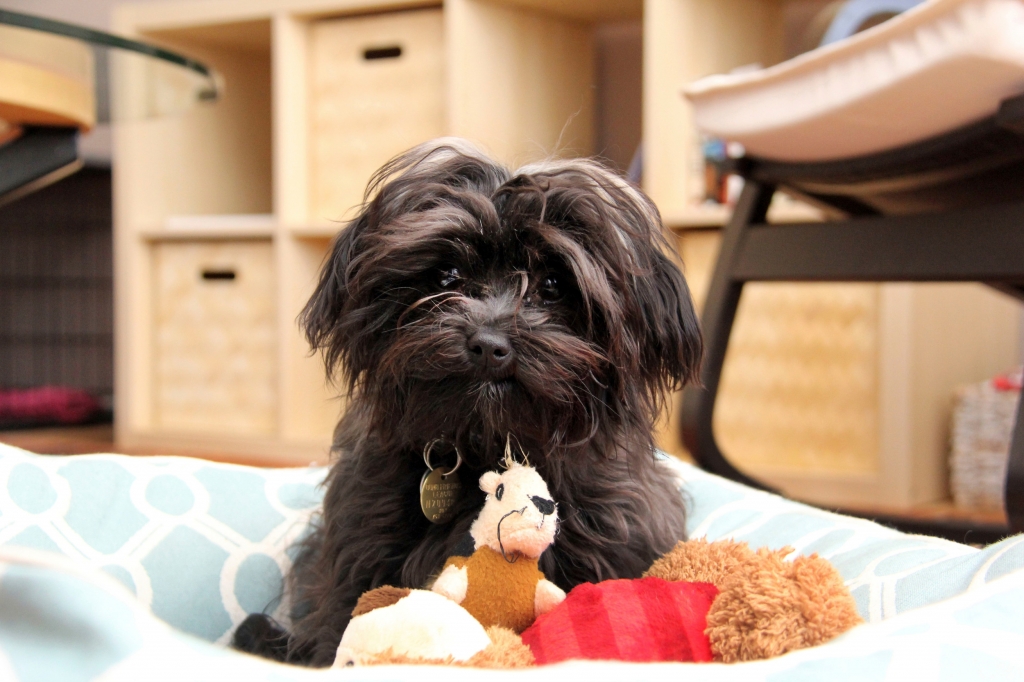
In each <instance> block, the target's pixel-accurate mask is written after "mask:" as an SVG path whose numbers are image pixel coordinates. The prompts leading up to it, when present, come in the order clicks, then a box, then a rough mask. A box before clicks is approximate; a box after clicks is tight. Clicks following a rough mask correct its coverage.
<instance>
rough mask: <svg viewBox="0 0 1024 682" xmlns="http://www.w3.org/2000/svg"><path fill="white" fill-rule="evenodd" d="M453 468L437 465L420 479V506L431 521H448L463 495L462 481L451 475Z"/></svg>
mask: <svg viewBox="0 0 1024 682" xmlns="http://www.w3.org/2000/svg"><path fill="white" fill-rule="evenodd" d="M452 471H454V470H453V469H450V468H448V467H437V468H435V469H431V470H430V471H427V472H425V473H424V474H423V480H421V481H420V508H421V509H423V515H424V516H426V517H427V519H428V520H429V521H430V522H431V523H447V522H448V521H450V520H451V518H452V516H453V515H454V513H455V505H456V503H458V501H459V498H461V497H462V481H460V480H459V477H458V476H455V475H449V474H450V473H451V472H452Z"/></svg>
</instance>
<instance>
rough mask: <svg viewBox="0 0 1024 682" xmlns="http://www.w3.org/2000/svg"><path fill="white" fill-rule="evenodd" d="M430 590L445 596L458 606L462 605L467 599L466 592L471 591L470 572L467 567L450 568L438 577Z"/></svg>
mask: <svg viewBox="0 0 1024 682" xmlns="http://www.w3.org/2000/svg"><path fill="white" fill-rule="evenodd" d="M430 589H431V590H433V591H434V592H437V593H438V594H443V595H444V596H446V597H448V598H449V599H451V600H452V601H453V602H455V603H456V604H461V603H462V600H463V599H465V598H466V590H468V589H469V571H467V570H466V567H465V566H462V567H457V566H448V567H447V568H445V569H444V570H443V571H441V575H439V576H437V580H435V581H434V585H433V587H431V588H430Z"/></svg>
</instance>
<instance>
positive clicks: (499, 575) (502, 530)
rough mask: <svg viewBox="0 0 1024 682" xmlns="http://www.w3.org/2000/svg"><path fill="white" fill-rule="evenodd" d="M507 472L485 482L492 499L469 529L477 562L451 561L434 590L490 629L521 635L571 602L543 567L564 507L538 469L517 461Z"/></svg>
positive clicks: (471, 559) (483, 478)
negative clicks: (539, 563)
mask: <svg viewBox="0 0 1024 682" xmlns="http://www.w3.org/2000/svg"><path fill="white" fill-rule="evenodd" d="M506 467H507V468H506V470H505V471H504V472H503V473H500V474H499V473H498V472H496V471H488V472H487V473H485V474H484V475H483V476H481V477H480V489H481V490H483V491H484V492H485V493H487V497H486V499H485V501H484V506H483V509H482V510H481V511H480V515H479V516H478V517H477V518H476V520H475V521H474V522H473V525H472V526H471V527H470V529H469V534H470V535H471V536H472V538H473V548H474V551H473V554H472V556H469V557H452V558H450V559H448V561H447V562H446V563H445V567H444V569H443V570H442V571H441V574H440V575H439V576H438V578H437V580H436V581H435V582H434V585H433V587H432V588H431V589H432V590H433V591H434V592H437V593H438V594H443V595H444V596H446V597H448V598H449V599H451V600H452V601H454V602H455V603H457V604H461V605H462V606H463V608H465V609H466V610H467V611H469V612H470V613H471V614H473V616H474V617H475V618H476V619H477V620H478V621H480V623H481V624H482V625H483V626H484V627H491V626H500V627H506V628H509V629H511V630H513V631H515V632H516V633H520V632H522V631H523V630H525V629H526V628H527V627H529V626H530V624H531V623H533V621H534V620H535V619H536V618H537V616H540V615H542V614H545V613H547V612H549V611H550V610H551V609H553V608H554V607H555V606H557V605H558V604H560V603H561V602H562V600H563V599H565V592H563V591H562V590H561V588H559V587H558V586H556V585H555V584H554V583H552V582H550V581H549V580H547V579H545V577H544V574H543V573H541V571H540V569H539V568H538V567H537V561H538V559H540V555H541V554H542V553H543V552H544V550H545V549H547V548H548V547H549V546H550V545H551V543H552V542H553V541H554V539H555V533H556V532H557V531H558V505H557V504H555V502H554V501H553V500H552V499H551V494H550V493H549V492H548V486H547V484H546V483H544V479H543V478H541V477H540V474H538V473H537V471H536V470H535V469H534V468H533V467H530V466H526V465H523V464H519V463H518V462H515V461H514V460H512V459H511V458H506Z"/></svg>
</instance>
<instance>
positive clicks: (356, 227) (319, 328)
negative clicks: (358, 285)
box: [299, 211, 369, 380]
mask: <svg viewBox="0 0 1024 682" xmlns="http://www.w3.org/2000/svg"><path fill="white" fill-rule="evenodd" d="M368 222H369V217H368V215H367V214H366V212H365V211H364V212H363V214H362V215H361V216H359V217H358V218H356V220H354V221H353V222H352V223H350V224H349V225H348V226H347V227H345V228H344V229H342V231H341V232H339V233H338V234H337V235H336V236H335V237H334V241H333V242H332V244H331V250H330V253H329V254H328V256H327V259H326V260H325V261H324V264H323V267H322V268H321V270H320V279H319V281H318V282H317V285H316V289H315V290H314V291H313V295H312V296H311V297H310V299H309V301H308V302H307V303H306V306H305V307H304V308H303V309H302V313H301V314H300V315H299V325H300V326H301V327H302V330H303V332H304V333H305V336H306V340H307V341H308V342H309V345H310V348H312V349H313V350H314V351H321V352H322V353H323V356H324V363H325V364H326V366H327V372H328V376H331V375H332V374H333V373H334V370H335V368H336V367H337V366H338V365H339V364H345V365H347V366H348V368H349V370H352V369H354V367H353V365H358V362H355V360H356V358H354V357H353V353H354V349H353V347H352V341H353V337H354V335H356V333H357V330H356V328H355V325H354V324H353V320H351V319H350V313H351V311H352V310H353V308H354V307H355V306H354V305H353V300H352V294H351V286H350V285H351V264H352V259H353V256H354V253H355V252H356V244H357V242H358V240H359V237H360V235H361V234H362V233H363V232H365V231H366V228H367V224H368ZM355 374H357V372H350V380H351V379H354V376H355Z"/></svg>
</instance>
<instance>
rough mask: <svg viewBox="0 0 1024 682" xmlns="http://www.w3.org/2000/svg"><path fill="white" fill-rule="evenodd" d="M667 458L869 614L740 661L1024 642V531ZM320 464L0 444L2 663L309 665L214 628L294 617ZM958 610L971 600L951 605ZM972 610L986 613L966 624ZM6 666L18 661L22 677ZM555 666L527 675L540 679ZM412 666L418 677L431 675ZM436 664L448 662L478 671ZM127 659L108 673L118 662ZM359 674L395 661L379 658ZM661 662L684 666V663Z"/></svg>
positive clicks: (754, 541)
mask: <svg viewBox="0 0 1024 682" xmlns="http://www.w3.org/2000/svg"><path fill="white" fill-rule="evenodd" d="M665 466H668V467H671V468H672V469H673V471H674V472H675V473H676V474H677V475H678V476H679V478H680V480H681V484H682V494H684V495H686V496H687V498H688V502H689V509H690V513H689V517H688V527H689V530H690V533H691V535H692V536H694V537H699V536H706V537H707V538H709V539H712V540H714V539H720V538H733V539H738V540H745V541H748V542H749V543H750V544H751V545H753V546H755V547H756V546H770V547H775V548H778V547H782V546H785V545H790V546H793V547H794V548H796V550H797V551H798V552H801V553H812V552H817V553H819V554H820V555H822V556H824V557H825V558H827V559H829V560H830V561H831V562H832V563H833V564H834V565H835V566H836V567H837V568H838V570H839V571H840V573H841V574H842V575H843V577H844V578H845V579H846V581H847V584H848V585H849V586H850V588H851V589H852V591H853V594H854V597H855V598H856V599H857V603H858V607H859V609H860V611H861V614H862V615H863V616H864V617H865V619H867V620H868V621H870V622H872V623H873V624H872V625H870V626H867V627H866V628H858V629H857V630H855V631H852V632H850V633H848V634H847V635H845V636H844V637H842V638H840V639H839V640H836V641H835V642H833V643H830V644H828V645H826V646H824V647H818V648H815V649H813V650H808V651H804V652H796V653H794V654H790V655H787V656H784V657H782V658H780V659H775V660H774V661H766V662H759V663H756V664H744V665H745V666H746V665H754V666H763V667H755V668H752V669H751V670H752V672H751V673H750V674H751V677H749V679H753V680H756V679H769V678H771V679H773V680H774V679H791V678H792V679H822V678H824V677H830V676H832V677H834V676H835V675H836V674H839V673H842V675H846V674H847V673H846V671H847V670H848V669H853V668H849V666H861V667H857V668H856V670H858V671H860V672H863V673H864V674H863V675H860V674H859V673H858V675H857V676H854V678H848V679H882V678H883V677H884V676H885V674H886V671H887V670H890V666H893V665H895V666H897V667H896V668H893V669H895V670H900V668H899V667H898V666H899V665H905V664H906V658H905V656H908V655H910V656H916V655H918V654H921V653H922V652H926V653H927V656H929V657H933V658H934V657H935V656H939V651H940V649H943V647H945V646H946V644H949V646H950V647H953V648H950V649H949V651H950V652H952V653H950V654H949V656H951V657H952V658H950V660H953V658H956V656H961V655H962V656H964V657H966V658H964V660H968V661H973V662H975V663H977V665H984V666H990V668H984V669H985V670H988V669H992V670H1001V669H1002V668H1000V667H999V666H1001V665H1004V663H1005V662H1006V661H1007V660H1010V659H1007V656H1010V657H1011V658H1012V656H1019V655H1021V654H1020V652H1024V646H1022V645H1024V630H1022V629H1021V628H1020V626H1019V623H1020V622H1024V571H1022V570H1020V569H1021V568H1024V537H1021V536H1018V537H1014V538H1009V539H1007V540H1004V541H1003V542H1001V543H997V544H995V545H992V546H991V547H988V548H986V549H983V550H979V549H976V548H972V547H968V546H965V545H960V544H957V543H954V542H948V541H945V540H939V539H935V538H928V537H923V536H908V535H904V534H902V533H899V532H897V531H894V530H890V529H886V528H882V527H881V526H878V525H877V524H874V523H871V522H869V521H864V520H860V519H853V518H849V517H844V516H841V515H837V514H832V513H829V512H825V511H821V510H818V509H814V508H811V507H808V506H806V505H802V504H799V503H797V502H792V501H790V500H786V499H784V498H781V497H778V496H776V495H771V494H768V493H764V492H760V491H755V490H752V489H750V488H747V487H745V486H742V485H739V484H736V483H732V482H730V481H726V480H724V479H721V478H719V477H717V476H714V475H711V474H708V473H706V472H703V471H701V470H700V469H697V468H696V467H693V466H691V465H688V464H685V463H682V462H678V461H676V460H673V459H671V458H667V457H666V458H665ZM324 475H325V470H324V469H322V468H302V469H258V468H252V467H243V466H237V465H228V464H216V463H211V462H206V461H202V460H195V459H188V458H179V457H152V458H140V457H127V456H121V455H77V456H69V457H57V456H40V455H34V454H32V453H28V452H25V451H23V450H19V449H17V448H12V447H9V446H0V481H3V482H4V484H3V485H2V486H0V679H25V680H29V679H33V680H34V679H40V680H42V679H92V678H93V676H94V674H95V675H98V674H99V672H100V671H101V670H107V669H108V668H111V669H112V670H114V671H119V673H118V675H122V674H123V678H124V679H142V678H143V677H145V676H142V677H140V676H139V675H140V671H141V670H143V669H144V668H145V667H146V666H151V667H152V666H159V665H165V666H166V669H167V671H168V672H167V674H168V676H169V679H219V677H218V676H221V675H223V674H225V671H226V670H234V671H235V673H234V674H241V672H240V671H242V670H245V671H247V672H246V673H245V674H246V677H245V679H253V680H261V679H279V680H280V679H283V680H291V679H300V677H302V676H304V675H306V674H308V673H306V672H304V671H293V670H292V669H290V668H287V667H284V666H278V665H274V664H270V663H264V662H262V661H256V660H255V659H252V658H251V657H247V656H243V655H241V654H234V653H231V652H226V651H224V650H223V648H222V647H220V646H216V647H215V646H209V645H207V644H204V643H203V642H202V641H201V640H206V641H207V642H213V643H216V644H220V645H223V644H224V643H225V642H227V641H228V640H229V639H230V634H231V631H232V629H233V627H234V625H235V624H237V623H238V622H239V621H240V620H241V619H242V618H244V616H245V615H246V614H247V613H249V612H253V611H263V610H264V609H266V611H267V612H268V613H271V614H272V615H275V616H276V617H279V618H284V616H285V614H286V605H284V604H281V603H279V602H278V601H277V597H278V595H279V594H280V591H281V584H282V583H281V581H282V578H281V576H282V574H284V573H286V572H287V570H288V568H289V567H290V566H291V562H292V560H293V558H294V550H293V549H291V547H292V545H293V543H294V542H295V541H296V540H298V539H300V538H301V537H302V536H303V533H304V532H306V529H307V526H308V522H309V519H310V516H311V515H312V514H313V513H314V512H315V509H316V505H317V504H318V503H319V499H320V495H321V493H322V490H321V489H320V488H318V487H317V486H318V485H319V484H320V483H321V482H322V480H323V477H324ZM40 550H45V551H40ZM60 555H63V556H60ZM125 588H127V590H126V589H125ZM132 595H134V597H133V596H132ZM4 604H6V605H7V607H8V608H5V606H4ZM931 608H935V609H946V610H942V611H941V613H943V614H946V615H943V616H942V617H941V618H940V617H938V616H935V617H934V622H933V620H932V617H931V616H927V615H924V616H922V615H920V614H926V613H928V609H931ZM939 612H940V611H936V613H939ZM961 612H962V613H968V614H972V615H968V616H961V615H955V614H957V613H961ZM154 615H155V616H156V617H154ZM882 621H884V622H882ZM62 623H72V624H74V626H73V627H67V626H64V625H60V624H62ZM894 623H895V625H894ZM1007 623H1012V624H1013V625H1012V626H1011V625H1008V624H1007ZM126 624H127V625H126ZM901 624H904V625H901ZM968 624H969V625H970V628H973V629H970V630H969V631H968V630H965V629H964V628H966V627H967V625H968ZM170 626H173V627H170ZM876 626H877V627H876ZM1014 628H1016V629H1014ZM862 631H866V633H867V634H858V633H861V632H862ZM979 633H981V634H979ZM985 633H987V634H985ZM848 642H853V643H852V644H848ZM997 644H998V646H997ZM1002 644H1006V647H1005V648H1000V647H1002ZM830 647H831V648H830ZM926 647H931V648H928V649H926ZM42 651H50V652H53V651H60V652H62V653H61V655H60V656H44V655H42V654H41V653H40V652H42ZM90 652H92V653H90ZM103 652H106V653H103ZM829 652H832V653H829ZM965 652H966V653H965ZM1000 652H1002V653H1000ZM954 654H955V655H954ZM943 655H945V654H943ZM90 656H91V657H93V658H89V657H90ZM76 657H85V658H89V660H90V661H92V662H91V663H89V664H88V665H86V666H85V667H84V668H81V669H82V670H84V671H94V673H93V672H90V673H88V674H86V673H85V672H83V673H81V674H79V673H75V674H74V675H71V674H70V673H69V675H68V676H64V675H55V674H52V673H53V670H55V668H53V667H52V666H60V665H67V666H69V669H72V668H73V669H75V670H78V669H79V668H78V667H75V666H79V664H80V663H81V661H80V660H79V658H76ZM94 659H95V660H94ZM929 660H931V659H929ZM942 660H945V659H942ZM836 661H840V662H841V664H840V663H836ZM783 662H785V663H783ZM115 664H116V666H115ZM5 665H6V666H13V667H14V672H13V673H11V674H10V675H9V676H5V675H4V673H5V671H7V672H10V671H9V670H6V669H5V667H4V666H5ZM82 665H85V664H82ZM559 665H560V666H570V668H569V670H571V671H572V674H573V675H576V674H579V675H584V674H586V675H592V674H594V670H595V669H594V668H593V667H592V666H594V665H595V664H593V663H586V662H570V663H565V664H559ZM599 665H601V666H609V667H607V668H606V667H601V668H600V670H601V671H603V672H602V674H601V675H600V677H605V676H607V675H611V674H612V673H613V672H614V671H615V670H618V667H617V666H610V664H599ZM621 665H628V664H621ZM662 665H669V664H658V666H655V667H653V668H645V671H647V672H645V673H644V675H645V676H652V677H658V676H660V675H661V674H662V673H661V672H657V671H660V670H661V667H659V666H662ZM671 665H683V664H671ZM950 665H952V664H950ZM19 666H27V667H19ZM48 666H49V667H48ZM90 666H92V667H90ZM837 666H838V667H837ZM843 666H847V667H843ZM933 667H934V666H933ZM556 668H557V667H556ZM556 668H543V669H539V670H534V671H528V672H526V673H522V674H523V675H525V676H533V677H537V678H544V677H548V676H552V675H554V674H555V673H549V672H548V671H549V670H554V669H556ZM950 669H952V668H950ZM62 670H63V669H62ZM416 670H417V672H416V674H415V675H412V674H410V675H409V676H410V677H416V678H417V679H422V678H423V677H427V678H428V679H429V677H430V675H433V674H434V672H433V671H431V670H430V669H419V668H417V669H416ZM424 670H426V671H427V672H424ZM668 670H669V671H671V670H676V669H674V668H671V666H670V667H669V668H668ZM722 670H723V668H722V667H720V666H717V665H711V664H704V667H701V668H699V675H700V676H696V677H694V679H697V680H701V679H705V678H706V679H708V680H717V679H724V678H723V677H721V675H725V673H724V672H716V671H722ZM726 670H728V669H726ZM942 670H944V671H946V670H947V668H946V666H945V663H944V664H943V668H942ZM25 671H29V672H28V673H26V672H25ZM33 671H35V672H33ZM39 671H44V672H45V674H44V672H39ZM794 671H795V672H794ZM800 671H803V672H800ZM348 672H352V671H348ZM470 672H473V673H474V674H475V675H482V674H483V673H480V672H479V671H470ZM924 672H925V673H926V674H927V675H932V677H928V676H923V677H921V679H940V678H939V676H938V675H939V671H938V670H937V669H935V670H933V669H932V668H929V669H928V670H925V671H924ZM250 673H251V675H250ZM791 673H792V675H791ZM797 673H799V674H797ZM932 673H934V675H933V674H932ZM437 674H439V675H440V674H445V675H446V676H447V677H448V678H449V679H450V677H451V676H452V675H455V676H458V675H461V674H465V673H464V672H456V671H452V670H447V669H445V670H444V671H442V672H438V673H437ZM559 674H560V675H564V673H559ZM619 674H621V675H622V676H625V677H635V676H637V675H638V674H639V673H637V672H636V671H634V672H633V673H630V672H628V669H622V670H620V671H619ZM687 674H688V675H692V674H691V672H690V671H688V672H687ZM730 674H731V673H730ZM776 674H779V675H782V677H780V678H777V677H775V675H776ZM942 674H946V672H943V673H942ZM118 675H113V674H112V675H111V677H110V678H109V679H122V678H121V677H119V676H118ZM132 675H135V677H134V678H133V677H132ZM359 675H360V676H361V677H367V678H369V677H373V678H375V679H380V678H381V676H382V675H383V676H384V677H385V678H391V679H393V678H394V677H395V673H394V672H393V671H392V672H390V673H385V672H384V671H382V670H380V669H376V670H365V671H359ZM664 675H665V676H666V679H668V677H669V676H670V675H675V676H678V670H676V672H665V673H664ZM801 675H802V677H801ZM702 676H703V677H702ZM794 676H795V677H794ZM816 676H819V677H816ZM105 679H106V678H105ZM346 679H349V677H348V676H346ZM467 679H470V678H468V677H467ZM472 679H479V678H478V677H474V678H472ZM674 679H678V677H675V678H674ZM744 679H747V678H744ZM841 679H842V677H841ZM893 679H895V678H893ZM991 679H999V678H998V677H993V678H991ZM1008 679H1009V678H1008Z"/></svg>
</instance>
